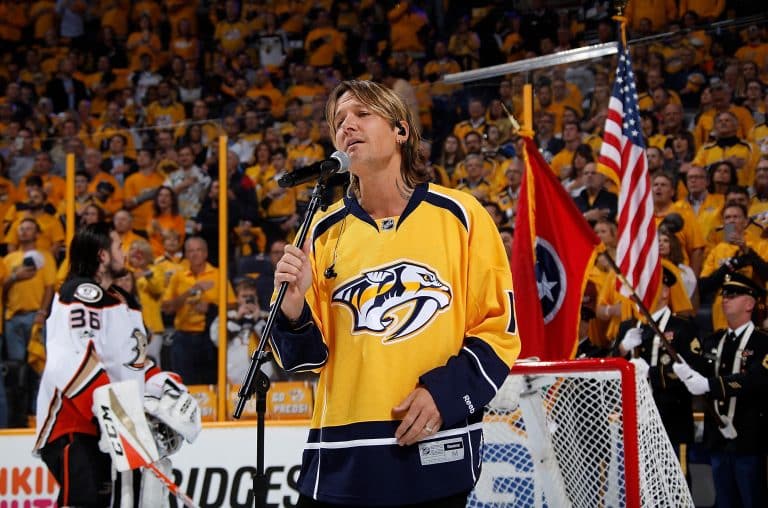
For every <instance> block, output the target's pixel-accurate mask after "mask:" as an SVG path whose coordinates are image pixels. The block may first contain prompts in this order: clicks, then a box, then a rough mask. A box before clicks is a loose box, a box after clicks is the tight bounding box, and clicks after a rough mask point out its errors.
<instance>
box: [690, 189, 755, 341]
mask: <svg viewBox="0 0 768 508" xmlns="http://www.w3.org/2000/svg"><path fill="white" fill-rule="evenodd" d="M748 225H749V216H748V215H747V208H746V207H745V206H744V205H743V204H740V203H735V202H733V201H729V202H727V203H726V204H725V207H724V208H723V233H724V236H723V241H721V242H720V243H718V244H717V245H715V246H714V247H713V248H712V250H711V251H710V252H709V255H708V256H707V257H706V259H705V260H704V265H703V267H702V269H701V279H700V287H701V291H702V296H703V297H705V296H706V295H707V294H714V292H715V291H717V290H718V289H719V288H720V287H721V286H722V285H723V282H724V281H725V276H726V275H728V274H731V273H733V272H740V273H741V274H743V275H745V276H747V277H749V278H751V279H752V280H755V281H758V283H760V282H759V281H760V280H766V279H768V262H766V260H768V241H766V240H763V239H757V240H752V239H750V238H747V237H746V236H745V234H744V232H745V230H746V228H747V226H748ZM721 300H722V297H721V296H720V295H719V294H718V295H717V297H716V298H715V301H714V303H713V304H712V325H713V327H714V329H715V330H718V329H720V328H725V327H727V322H726V319H725V315H724V314H723V310H722V301H721Z"/></svg>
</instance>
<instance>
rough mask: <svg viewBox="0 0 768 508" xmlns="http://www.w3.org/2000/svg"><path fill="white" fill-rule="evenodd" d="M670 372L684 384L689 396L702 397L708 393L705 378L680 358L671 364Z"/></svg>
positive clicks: (707, 384)
mask: <svg viewBox="0 0 768 508" xmlns="http://www.w3.org/2000/svg"><path fill="white" fill-rule="evenodd" d="M672 370H673V371H675V374H676V375H677V377H679V378H680V380H681V381H682V382H683V383H684V384H685V387H686V388H687V389H688V391H689V392H690V393H691V395H704V394H705V393H707V392H708V391H709V381H707V378H705V377H704V376H702V375H701V374H699V373H698V372H696V371H695V370H693V369H692V368H691V366H690V365H688V364H687V363H685V361H684V360H683V359H682V358H681V359H680V361H679V362H675V363H673V364H672Z"/></svg>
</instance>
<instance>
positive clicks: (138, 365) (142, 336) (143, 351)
mask: <svg viewBox="0 0 768 508" xmlns="http://www.w3.org/2000/svg"><path fill="white" fill-rule="evenodd" d="M131 339H133V340H135V341H136V344H135V345H134V346H133V348H131V351H132V352H133V358H132V359H131V361H130V362H127V363H124V364H123V365H125V366H126V367H128V368H129V369H131V370H142V369H143V368H144V363H145V362H146V360H147V345H148V344H149V341H148V340H147V334H146V333H144V332H143V331H141V330H139V329H138V328H134V329H133V332H131Z"/></svg>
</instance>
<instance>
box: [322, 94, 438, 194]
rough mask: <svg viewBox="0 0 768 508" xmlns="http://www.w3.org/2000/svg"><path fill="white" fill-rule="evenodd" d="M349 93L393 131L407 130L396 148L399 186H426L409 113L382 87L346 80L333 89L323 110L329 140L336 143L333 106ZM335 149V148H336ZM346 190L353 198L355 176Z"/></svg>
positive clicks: (417, 136)
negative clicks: (389, 125)
mask: <svg viewBox="0 0 768 508" xmlns="http://www.w3.org/2000/svg"><path fill="white" fill-rule="evenodd" d="M347 92H349V93H350V94H351V95H352V96H353V97H354V98H355V99H357V100H358V101H360V102H361V103H363V104H365V105H367V106H368V107H369V108H371V110H372V111H373V112H374V113H376V114H377V115H379V116H381V117H382V118H384V119H385V120H387V121H388V122H389V123H390V124H392V126H393V127H398V126H400V125H401V123H400V122H403V121H404V122H406V123H407V124H408V126H409V135H408V139H406V140H405V142H404V143H402V144H400V153H401V155H402V163H401V165H400V175H401V176H402V179H403V182H404V183H405V185H407V186H408V187H410V188H413V187H415V186H416V185H417V184H419V183H423V182H428V181H429V179H430V177H429V174H428V172H427V169H426V167H425V164H424V160H423V156H422V154H421V153H420V151H419V145H420V143H421V133H420V132H419V131H418V129H416V128H415V127H414V122H413V113H412V112H411V110H410V109H408V107H407V106H406V105H405V102H403V99H401V98H400V96H399V95H397V94H396V93H395V92H394V91H392V90H391V89H390V88H387V87H386V86H383V85H380V84H378V83H375V82H373V81H361V80H349V81H342V82H341V83H339V84H338V85H336V88H334V89H333V91H332V92H331V94H330V96H329V97H328V103H327V104H326V106H325V118H326V120H327V122H328V127H329V128H330V130H331V136H332V138H333V139H334V140H335V139H336V105H337V104H338V102H339V99H340V98H341V96H342V95H344V94H345V93H347ZM337 148H338V147H337ZM349 190H350V191H351V192H353V193H355V194H356V195H357V194H358V190H359V182H358V180H357V177H356V176H355V175H352V174H350V188H349Z"/></svg>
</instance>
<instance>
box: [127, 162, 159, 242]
mask: <svg viewBox="0 0 768 508" xmlns="http://www.w3.org/2000/svg"><path fill="white" fill-rule="evenodd" d="M136 164H137V165H138V168H139V170H138V171H137V172H135V173H134V174H132V175H130V176H129V177H128V178H126V180H125V186H124V199H125V208H126V209H127V210H128V211H130V212H131V215H132V216H133V221H134V223H133V225H134V227H135V228H136V229H137V230H139V231H146V230H147V227H148V226H149V221H150V220H152V214H153V211H152V201H153V200H154V198H155V194H156V193H157V190H158V189H159V188H160V186H162V185H163V182H165V178H166V175H164V174H162V173H161V172H160V171H159V170H158V169H157V167H156V164H155V159H154V155H153V154H152V151H151V150H149V149H148V148H142V149H141V150H139V153H138V155H137V158H136Z"/></svg>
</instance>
